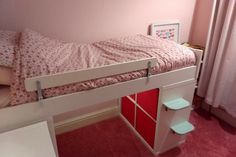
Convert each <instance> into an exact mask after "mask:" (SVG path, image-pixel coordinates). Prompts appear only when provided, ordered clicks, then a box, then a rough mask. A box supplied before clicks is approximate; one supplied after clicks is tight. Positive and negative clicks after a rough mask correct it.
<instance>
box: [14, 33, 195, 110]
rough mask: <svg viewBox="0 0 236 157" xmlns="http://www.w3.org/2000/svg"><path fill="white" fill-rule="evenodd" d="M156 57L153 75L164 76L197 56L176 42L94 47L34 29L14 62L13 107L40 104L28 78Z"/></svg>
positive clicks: (76, 87)
mask: <svg viewBox="0 0 236 157" xmlns="http://www.w3.org/2000/svg"><path fill="white" fill-rule="evenodd" d="M148 57H156V59H157V64H156V67H155V68H154V69H153V71H152V73H153V74H157V73H162V72H166V71H170V70H174V69H178V68H182V67H186V66H191V65H194V64H195V55H194V53H193V52H192V51H191V50H189V49H188V48H185V47H184V46H181V45H178V44H176V43H174V42H172V41H168V40H163V39H159V38H154V37H150V36H145V35H136V36H130V37H123V38H118V39H110V40H106V41H101V42H96V43H92V44H76V43H63V42H60V41H57V40H52V39H49V38H47V37H44V36H42V35H40V34H38V33H36V32H33V31H31V30H25V31H24V32H23V33H22V34H21V39H20V42H19V48H18V50H17V51H16V56H15V58H16V59H15V61H14V67H13V71H14V81H13V83H12V86H11V105H18V104H23V103H27V102H32V101H36V93H35V92H26V90H25V87H24V80H25V78H29V77H34V76H40V75H48V74H55V73H63V72H66V71H74V70H80V69H86V68H93V67H100V66H104V65H109V64H114V63H120V62H126V61H131V60H137V59H141V58H148ZM145 75H146V71H145V70H140V71H136V72H131V73H127V74H121V75H116V76H111V77H106V78H100V79H95V80H90V81H85V82H81V83H75V84H69V85H65V86H61V87H55V88H49V89H45V90H44V92H43V94H44V96H45V97H46V98H49V97H54V96H57V95H63V94H68V93H73V92H78V91H83V90H89V89H93V88H98V87H102V86H107V85H111V84H115V83H118V82H123V81H127V80H131V79H137V78H140V77H144V76H145Z"/></svg>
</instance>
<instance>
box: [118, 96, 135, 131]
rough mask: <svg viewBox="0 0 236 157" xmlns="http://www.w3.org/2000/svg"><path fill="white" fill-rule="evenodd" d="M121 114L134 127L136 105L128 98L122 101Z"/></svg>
mask: <svg viewBox="0 0 236 157" xmlns="http://www.w3.org/2000/svg"><path fill="white" fill-rule="evenodd" d="M121 113H122V115H123V116H124V117H125V118H126V119H127V120H128V121H129V122H130V124H131V125H133V126H134V114H135V104H134V103H133V102H132V101H131V100H130V99H128V98H127V97H123V98H122V99H121Z"/></svg>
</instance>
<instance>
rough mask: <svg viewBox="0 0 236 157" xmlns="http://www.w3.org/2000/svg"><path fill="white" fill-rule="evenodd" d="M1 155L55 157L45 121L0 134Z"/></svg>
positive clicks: (7, 156)
mask: <svg viewBox="0 0 236 157" xmlns="http://www.w3.org/2000/svg"><path fill="white" fill-rule="evenodd" d="M0 156H1V157H56V153H55V150H54V147H53V143H52V140H51V137H50V134H49V130H48V125H47V122H46V121H43V122H39V123H36V124H33V125H30V126H26V127H23V128H19V129H16V130H11V131H8V132H5V133H2V134H0Z"/></svg>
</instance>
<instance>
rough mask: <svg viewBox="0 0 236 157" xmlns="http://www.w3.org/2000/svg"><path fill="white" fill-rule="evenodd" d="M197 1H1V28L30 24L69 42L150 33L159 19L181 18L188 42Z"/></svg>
mask: <svg viewBox="0 0 236 157" xmlns="http://www.w3.org/2000/svg"><path fill="white" fill-rule="evenodd" d="M195 1H196V0H0V29H3V28H4V29H17V30H22V29H23V28H25V27H30V28H33V29H36V30H38V31H40V32H43V33H44V34H46V35H49V36H51V37H55V38H60V39H62V40H67V41H77V42H92V41H98V40H103V39H107V38H111V37H119V36H125V35H132V34H138V33H142V34H147V32H148V25H150V24H151V23H153V22H156V21H158V20H168V19H179V20H180V22H181V24H182V30H181V33H180V35H181V37H180V41H187V40H188V38H189V32H190V27H191V22H192V15H193V11H194V6H195Z"/></svg>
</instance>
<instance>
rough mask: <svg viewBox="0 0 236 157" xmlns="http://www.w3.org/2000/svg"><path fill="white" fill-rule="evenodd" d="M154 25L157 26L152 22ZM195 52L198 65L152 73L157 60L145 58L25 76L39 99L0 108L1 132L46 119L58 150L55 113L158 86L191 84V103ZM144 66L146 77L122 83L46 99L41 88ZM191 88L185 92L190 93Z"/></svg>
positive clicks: (194, 78) (115, 73)
mask: <svg viewBox="0 0 236 157" xmlns="http://www.w3.org/2000/svg"><path fill="white" fill-rule="evenodd" d="M169 24H171V23H169ZM153 27H155V26H154V25H153ZM193 52H194V53H195V56H196V64H195V65H192V66H188V67H184V68H180V69H176V70H172V71H168V72H164V73H159V74H154V75H153V74H151V69H152V68H153V67H154V65H155V64H156V59H155V58H144V59H139V60H135V61H128V62H125V63H117V64H112V65H106V66H103V67H96V68H89V69H83V70H77V71H73V72H65V73H60V74H54V75H46V76H37V77H32V78H27V79H25V88H26V90H27V91H35V92H37V101H34V102H29V103H25V104H21V105H17V106H12V107H7V108H3V109H1V110H0V119H1V123H0V132H6V131H9V130H12V129H15V128H19V127H23V126H26V125H30V124H33V123H36V122H40V121H44V120H46V121H47V122H48V127H49V131H50V134H51V138H52V140H53V144H54V148H55V150H57V147H56V139H55V131H54V124H53V116H55V115H59V114H62V113H66V112H69V111H73V110H77V109H80V108H83V107H86V106H88V105H95V104H97V103H100V102H105V101H108V100H112V99H116V98H122V97H125V96H128V95H131V94H134V93H138V92H140V91H147V90H151V89H156V88H159V89H160V91H161V90H162V88H165V89H168V88H170V87H172V86H174V87H179V86H180V87H181V86H186V85H190V86H191V87H190V88H188V89H189V90H190V96H189V101H190V102H191V99H192V96H191V93H193V91H194V87H195V84H196V78H197V76H198V73H199V67H200V64H201V56H202V52H201V51H199V50H195V49H193ZM143 69H146V71H147V76H146V77H141V78H138V79H135V80H129V81H125V82H119V83H116V84H112V85H108V86H103V87H99V88H94V89H91V90H85V91H80V92H75V93H70V94H65V95H60V96H55V97H50V98H45V99H44V98H43V96H42V90H44V89H47V88H52V87H57V86H62V85H66V84H71V83H75V82H82V81H87V80H92V79H96V78H103V77H107V76H113V75H117V74H123V73H127V72H132V71H137V70H143ZM192 87H193V88H192ZM183 90H184V89H183ZM189 90H186V91H187V92H189ZM184 93H186V92H184ZM172 99H173V98H172ZM159 103H160V102H159ZM158 107H159V105H158ZM160 114H161V113H160ZM125 121H126V120H125ZM138 136H140V135H138ZM156 137H157V136H156ZM141 139H142V140H143V141H144V143H145V144H147V142H145V139H144V138H142V137H141ZM155 145H156V144H155ZM147 146H148V147H149V148H150V150H151V151H152V152H154V153H157V150H159V148H158V149H157V148H153V147H152V148H151V147H150V145H148V144H147ZM154 147H157V146H154ZM167 149H169V148H167ZM158 152H160V151H158Z"/></svg>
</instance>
